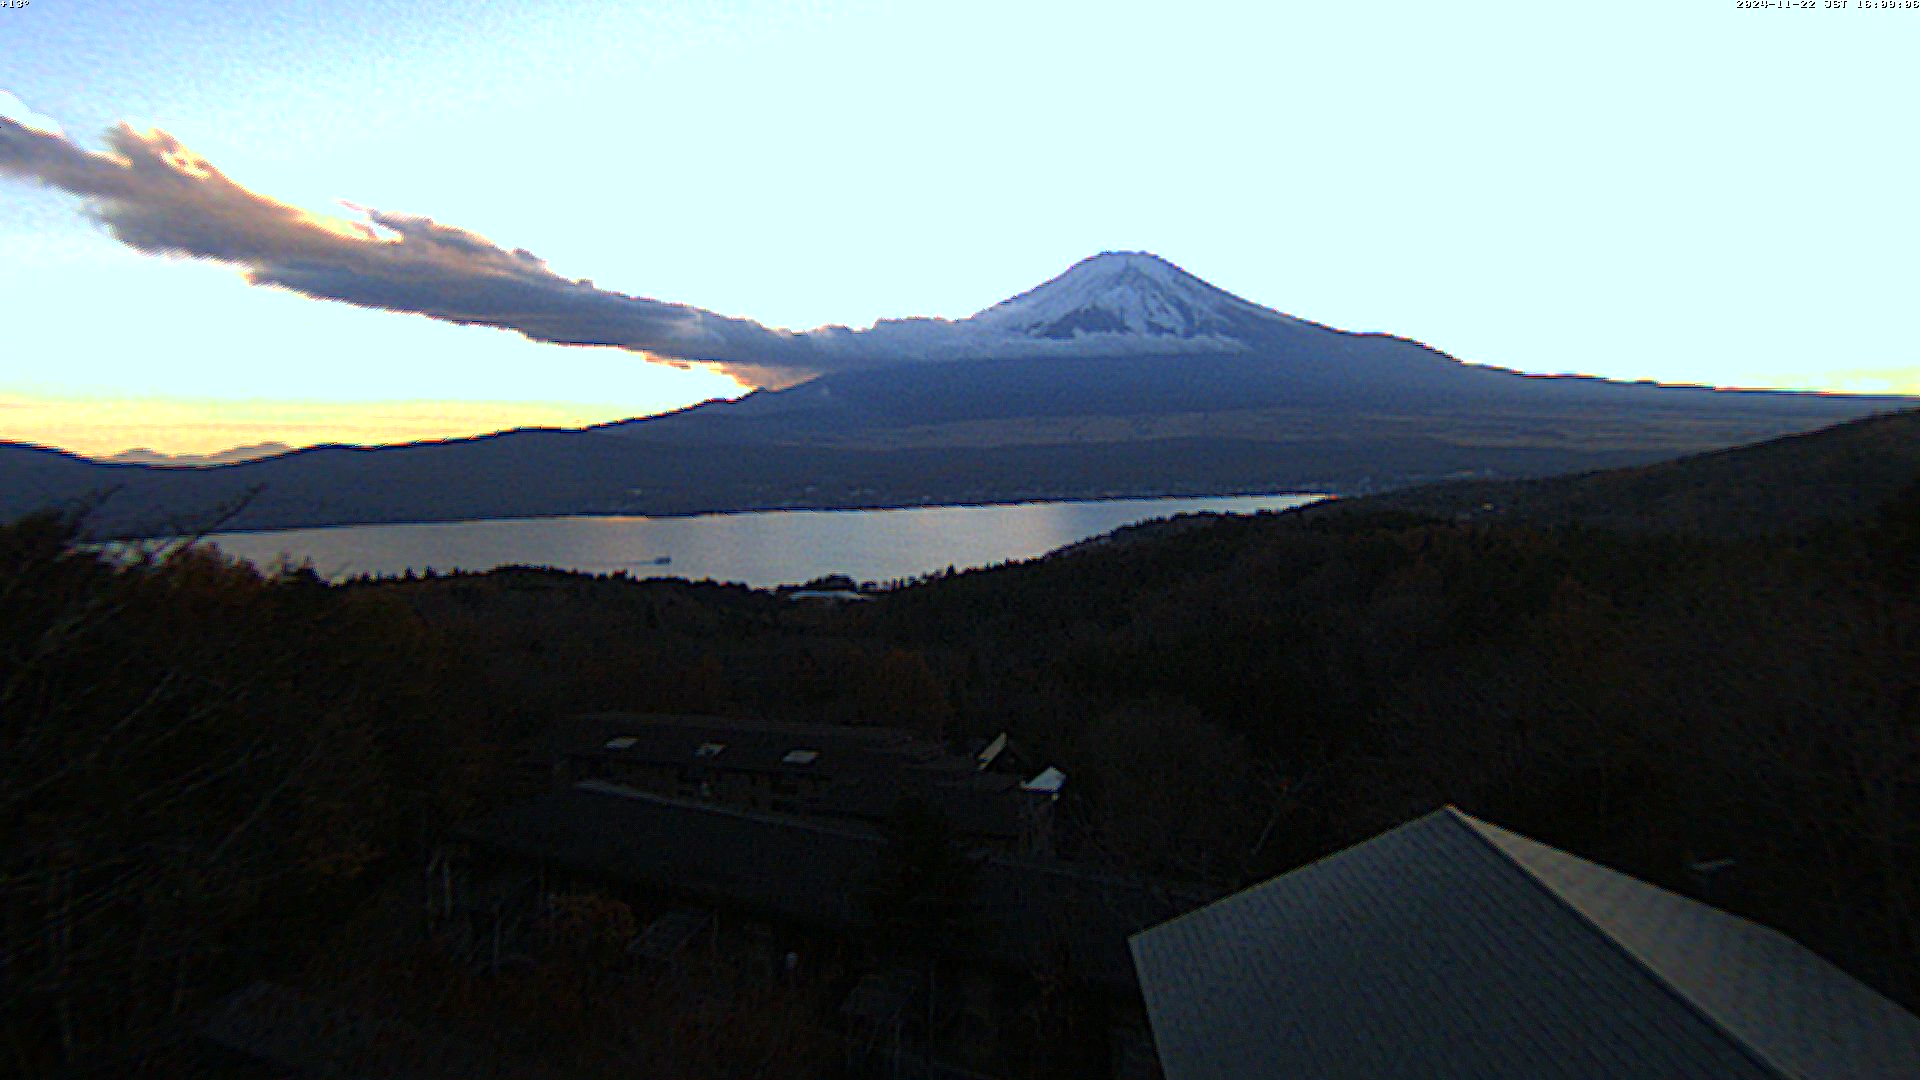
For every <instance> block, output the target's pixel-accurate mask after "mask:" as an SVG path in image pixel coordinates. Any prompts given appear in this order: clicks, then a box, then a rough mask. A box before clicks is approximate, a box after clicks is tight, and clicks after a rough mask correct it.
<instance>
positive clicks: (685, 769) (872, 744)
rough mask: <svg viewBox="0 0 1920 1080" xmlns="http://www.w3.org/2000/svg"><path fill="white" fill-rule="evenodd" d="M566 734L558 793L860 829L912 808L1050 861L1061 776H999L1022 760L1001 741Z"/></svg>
mask: <svg viewBox="0 0 1920 1080" xmlns="http://www.w3.org/2000/svg"><path fill="white" fill-rule="evenodd" d="M566 732H567V734H566V736H565V738H566V739H567V740H568V743H569V745H565V746H563V747H559V748H557V749H558V751H559V762H560V763H559V766H558V780H559V781H560V786H565V785H567V784H571V783H574V782H576V781H580V780H602V781H606V782H609V783H613V784H618V785H621V786H624V787H629V788H633V789H636V790H640V791H647V792H652V793H654V794H658V795H668V796H673V797H676V798H682V799H694V800H698V801H701V802H710V803H714V804H717V805H722V806H732V807H737V808H741V809H751V810H768V811H774V812H778V813H786V814H796V815H800V816H804V817H808V818H816V819H822V820H833V821H841V822H848V823H864V824H868V825H879V824H881V823H883V822H885V821H886V820H887V818H888V816H889V815H890V814H891V813H892V812H893V810H894V808H895V807H896V806H897V805H898V804H899V803H900V802H901V800H903V799H907V798H913V799H916V800H919V801H921V802H923V803H926V804H927V805H929V806H932V807H933V808H934V809H935V810H936V811H938V812H939V814H940V816H941V817H943V818H944V819H946V821H947V822H948V823H949V824H951V825H952V826H953V828H954V830H955V831H956V832H957V833H958V834H959V835H960V836H961V837H963V838H965V839H966V840H968V841H970V842H976V843H985V844H990V845H992V846H994V847H996V848H998V849H1001V850H1005V851H1012V852H1019V853H1023V854H1047V853H1049V852H1051V851H1052V850H1053V804H1054V800H1055V798H1056V797H1057V795H1058V793H1059V785H1058V784H1057V783H1055V782H1054V780H1055V778H1059V773H1058V771H1057V770H1054V771H1052V772H1050V773H1049V772H1046V771H1043V770H1035V776H1033V777H1030V778H1026V779H1023V778H1022V775H1021V774H1019V773H1012V772H1007V771H1004V770H1005V769H1006V768H1008V767H1009V766H1012V765H1014V763H1016V762H1017V761H1019V760H1020V759H1019V758H1018V756H1017V754H1015V753H1010V752H1007V751H1006V749H1005V747H1006V743H1005V741H1004V739H1002V740H999V747H1000V748H999V749H996V750H995V751H994V753H992V754H986V753H984V748H983V751H982V752H981V753H976V754H973V755H963V754H955V753H952V752H950V751H949V750H948V749H947V747H946V746H945V745H944V744H941V743H938V742H933V741H929V740H927V739H924V738H921V737H918V736H916V735H914V734H912V733H910V732H906V731H901V730H899V729H896V728H881V727H859V726H850V725H828V724H789V723H779V722H773V721H761V720H743V719H735V718H728V717H708V716H662V715H649V714H634V713H602V714H596V715H591V716H583V717H576V718H573V720H571V721H570V722H569V724H568V726H567V728H566ZM989 745H990V746H991V744H989ZM1042 776H1045V777H1046V779H1044V780H1042V779H1041V777H1042ZM1061 779H1064V778H1061ZM1034 781H1039V783H1037V784H1036V783H1034Z"/></svg>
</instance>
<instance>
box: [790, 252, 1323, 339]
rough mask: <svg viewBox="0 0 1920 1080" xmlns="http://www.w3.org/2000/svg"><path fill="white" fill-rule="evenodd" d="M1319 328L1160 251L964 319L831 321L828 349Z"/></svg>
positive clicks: (1075, 274)
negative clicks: (858, 326) (1216, 283)
mask: <svg viewBox="0 0 1920 1080" xmlns="http://www.w3.org/2000/svg"><path fill="white" fill-rule="evenodd" d="M1302 329H1306V330H1309V332H1312V331H1315V330H1318V329H1319V328H1315V327H1313V325H1312V324H1311V323H1304V322H1301V321H1300V320H1297V319H1293V318H1291V317H1289V316H1286V315H1282V314H1280V313H1279V312H1277V311H1274V310H1272V309H1270V308H1264V307H1261V306H1260V305H1258V304H1252V303H1248V302H1247V301H1245V300H1242V299H1240V298H1239V297H1237V296H1235V295H1233V294H1232V293H1230V292H1227V291H1225V290H1223V289H1217V288H1214V287H1213V286H1212V285H1209V284H1207V283H1206V282H1204V281H1202V280H1200V279H1199V278H1197V277H1194V276H1193V275H1192V274H1189V273H1187V272H1186V271H1185V270H1182V269H1180V268H1179V267H1177V266H1175V265H1173V264H1172V263H1170V262H1168V261H1167V260H1165V259H1162V258H1161V257H1160V256H1158V255H1151V254H1148V253H1147V252H1144V251H1109V252H1103V253H1102V254H1099V255H1095V256H1093V257H1091V258H1087V259H1082V260H1080V261H1079V262H1077V263H1075V264H1073V265H1072V266H1070V267H1068V268H1067V270H1066V272H1065V273H1063V274H1061V275H1060V276H1058V277H1056V278H1053V279H1052V280H1050V281H1047V282H1045V283H1043V284H1041V285H1038V286H1035V287H1034V288H1032V289H1028V290H1027V291H1026V292H1023V293H1021V294H1020V295H1018V296H1015V297H1011V298H1009V299H1006V300H1002V301H1000V302H999V303H997V304H995V305H993V306H992V307H990V308H987V309H985V310H984V311H979V312H976V313H974V314H972V315H969V316H968V317H966V318H964V319H954V320H949V319H933V318H919V319H883V320H881V321H880V322H878V323H875V324H874V325H873V326H871V327H869V328H868V329H865V330H848V329H847V328H845V327H823V328H821V329H819V330H814V331H809V332H808V333H807V334H806V335H805V336H806V337H807V339H808V340H809V343H810V344H811V345H813V346H814V347H816V348H819V349H821V350H823V351H826V352H829V353H832V354H837V355H839V356H848V355H860V356H863V357H864V356H867V355H876V356H885V357H886V358H887V359H888V360H890V361H892V360H900V359H918V360H954V359H965V358H974V357H997V358H1001V359H1011V358H1016V357H1038V356H1055V357H1075V356H1086V357H1103V356H1137V355H1149V354H1150V355H1166V354H1170V353H1179V354H1189V353H1238V352H1242V351H1244V350H1246V349H1247V348H1249V347H1250V346H1253V345H1254V344H1256V343H1257V342H1260V341H1264V340H1271V338H1272V337H1273V335H1274V331H1276V330H1278V331H1281V332H1283V333H1284V332H1287V331H1298V330H1302Z"/></svg>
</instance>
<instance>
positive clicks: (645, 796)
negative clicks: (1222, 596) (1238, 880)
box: [460, 781, 1201, 993]
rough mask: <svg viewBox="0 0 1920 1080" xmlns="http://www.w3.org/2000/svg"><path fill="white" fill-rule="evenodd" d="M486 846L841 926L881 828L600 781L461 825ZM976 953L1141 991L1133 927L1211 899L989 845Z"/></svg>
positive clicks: (852, 917) (848, 921) (981, 874)
mask: <svg viewBox="0 0 1920 1080" xmlns="http://www.w3.org/2000/svg"><path fill="white" fill-rule="evenodd" d="M460 835H461V837H462V838H463V839H465V840H467V841H468V842H470V843H472V844H474V845H476V846H478V847H481V848H483V849H487V850H491V851H495V852H499V853H501V854H505V855H509V856H513V857H516V858H520V859H526V860H530V861H536V862H544V863H549V864H557V865H561V866H566V867H568V868H571V869H573V870H574V871H576V872H579V873H582V874H584V875H587V876H591V877H598V878H602V879H606V880H611V881H619V882H626V883H630V884H635V885H643V886H649V887H653V888H663V889H669V890H672V891H674V892H677V893H679V894H681V895H683V896H686V897H689V898H691V899H694V900H697V901H699V902H703V903H710V904H713V905H715V906H723V907H727V908H732V909H736V910H746V911H748V912H751V913H754V914H758V915H762V916H766V917H770V918H775V919H779V920H782V921H788V922H793V923H798V924H802V925H811V926H816V927H820V928H823V929H829V930H833V931H837V932H860V931H864V930H865V929H867V928H868V927H869V925H870V923H871V919H870V916H869V914H868V910H867V897H868V896H869V895H870V894H871V893H872V891H873V887H874V886H873V883H874V881H875V871H876V868H877V866H878V865H879V860H880V858H881V856H882V854H883V852H884V850H885V845H886V840H885V839H884V837H883V836H882V835H881V834H880V832H879V831H877V830H874V829H867V828H860V827H855V826H839V825H823V824H821V823H819V822H817V821H811V820H801V819H796V818H792V817H787V816H784V815H777V814H764V813H756V812H751V811H745V810H738V809H734V808H730V807H720V806H709V805H706V804H703V803H698V802H692V801H688V800H682V799H673V798H668V797H665V796H659V795H653V794H649V793H645V792H640V791H635V790H631V789H623V788H621V787H619V786H618V785H615V784H609V783H604V782H600V781H583V782H582V783H579V784H576V785H574V786H573V787H572V788H571V789H569V790H566V791H561V792H555V793H552V794H549V795H543V796H539V797H536V798H533V799H530V800H527V801H526V802H522V803H519V804H516V805H514V806H510V807H507V808H505V809H503V810H501V811H499V812H497V813H495V814H492V815H490V816H488V817H487V818H485V819H482V820H481V821H478V822H475V823H474V824H472V825H470V826H468V827H466V828H464V829H462V830H460ZM976 869H977V873H976V876H975V885H976V896H975V903H976V906H977V909H978V910H977V918H976V919H975V922H974V927H973V933H972V938H971V940H969V941H966V942H964V943H958V942H957V943H956V948H960V949H964V950H965V951H966V952H967V953H968V954H969V955H972V956H976V957H979V958H981V959H983V960H985V961H987V962H988V963H990V964H993V965H998V966H1001V967H1006V968H1014V969H1022V970H1031V969H1033V968H1037V967H1043V966H1056V967H1057V966H1059V965H1061V964H1064V965H1065V966H1066V967H1067V968H1068V969H1069V970H1070V971H1071V972H1072V973H1073V974H1075V975H1077V976H1079V977H1082V978H1086V979H1088V980H1090V981H1092V982H1094V983H1096V984H1099V985H1102V986H1104V987H1107V988H1108V989H1110V990H1115V991H1118V992H1124V993H1131V992H1132V989H1133V985H1134V975H1133V965H1132V963H1131V960H1130V958H1129V956H1128V952H1127V937H1128V935H1130V934H1132V933H1134V932H1136V931H1138V930H1142V929H1144V928H1146V927H1148V926H1151V925H1153V924H1154V923H1156V922H1159V921H1160V920H1162V919H1165V918H1167V917H1168V916H1170V915H1172V914H1174V913H1176V912H1178V911H1183V910H1186V909H1187V908H1189V907H1191V906H1193V904H1195V903H1197V902H1199V900H1200V899H1201V898H1199V897H1195V896H1193V895H1192V894H1190V893H1185V892H1179V891H1175V890H1171V889H1169V888H1167V887H1165V886H1162V885H1158V884H1156V883H1150V882H1143V881H1139V880H1136V879H1130V878H1121V877H1115V876H1111V875H1103V874H1097V873H1091V872H1087V871H1083V870H1079V869H1075V868H1072V867H1068V866H1065V865H1063V864H1060V863H1057V862H1053V861H1048V860H1038V859H1012V858H1005V857H1001V856H982V857H979V858H978V859H977V862H976Z"/></svg>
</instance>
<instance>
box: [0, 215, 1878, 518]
mask: <svg viewBox="0 0 1920 1080" xmlns="http://www.w3.org/2000/svg"><path fill="white" fill-rule="evenodd" d="M822 333H828V336H831V333H830V332H826V331H823V332H822ZM847 333H856V332H855V331H847ZM857 333H860V334H862V335H866V337H865V338H863V340H867V341H869V342H871V341H882V340H884V341H886V342H889V343H891V344H892V345H894V346H897V348H898V350H899V355H900V357H901V358H902V359H900V360H899V361H898V362H896V363H892V364H889V365H886V366H881V367H869V368H864V369H859V370H850V371H843V372H839V373H836V374H832V375H827V376H822V377H820V378H817V379H814V380H812V381H810V382H806V383H803V384H800V385H798V386H794V387H790V388H787V389H783V390H778V391H757V392H755V393H752V394H748V395H747V396H745V397H743V398H741V399H739V400H736V401H721V402H710V403H708V404H705V405H700V406H696V407H694V408H690V409H684V410H681V411H679V412H676V413H672V414H669V415H665V416H660V417H651V418H646V419H640V420H631V421H626V422H622V423H617V424H609V425H603V426H600V427H596V428H591V429H587V430H585V431H551V430H533V431H517V432H507V433H503V434H499V435H491V436H485V437H480V438H473V439H462V440H452V441H446V442H433V443H418V444H412V445H406V446H394V447H380V448H373V449H350V448H344V447H319V448H314V449H311V450H306V451H300V452H296V453H291V454H285V455H281V456H278V457H274V458H270V459H266V460H260V461H251V462H245V463H241V464H235V465H227V466H220V467H214V468H203V469H192V470H183V469H159V468H151V467H144V466H134V465H109V464H100V463H89V462H84V461H80V460H79V459H75V458H72V457H71V456H70V455H68V456H61V455H54V456H53V457H48V456H47V453H48V452H45V451H30V450H27V449H25V448H12V449H9V450H7V451H6V452H5V453H0V514H6V515H14V514H18V513H23V512H25V511H27V510H31V509H33V508H35V507H37V506H41V505H45V504H48V503H53V502H71V501H74V500H83V499H88V498H90V497H92V496H94V495H95V494H97V493H98V492H101V491H103V490H108V489H111V490H113V491H115V492H116V494H114V496H113V497H112V498H111V499H110V500H108V502H107V503H106V504H105V505H104V506H103V507H102V508H101V509H100V511H99V512H98V513H97V514H96V518H95V520H96V527H97V528H99V529H101V530H103V531H107V532H112V533H116V534H135V533H145V532H150V531H153V530H156V529H161V530H164V529H168V528H172V527H176V526H177V525H179V524H194V523H205V522H206V521H208V520H210V519H211V517H212V516H213V515H214V514H215V513H216V512H217V510H218V508H221V507H231V506H233V505H236V504H237V503H239V502H241V501H242V500H245V505H244V507H242V508H241V509H240V510H239V511H238V512H237V513H236V514H235V515H234V516H233V518H232V520H231V522H230V525H231V527H236V528H277V527H289V526H300V525H327V524H345V523H355V522H388V521H426V520H457V519H469V518H479V517H516V516H542V515H557V514H684V513H694V512H702V511H722V510H742V509H763V508H779V507H872V506H900V505H912V504H920V503H930V502H949V503H950V502H993V501H1007V500H1018V499H1039V498H1086V497H1102V496H1115V495H1156V494H1169V495H1173V494H1182V495H1199V494H1215V493H1223V492H1248V491H1289V490H1292V491H1301V490H1307V491H1328V492H1335V493H1342V494H1352V493H1359V492H1367V491H1377V490H1381V489H1384V488H1391V487H1400V486H1406V485H1409V484H1415V483H1421V482H1428V481H1434V480H1441V479H1447V478H1461V477H1524V476H1543V475H1550V474H1554V473H1563V472H1572V471H1578V470H1584V469H1595V468H1608V467H1614V466H1621V465H1630V464H1643V463H1650V462H1654V461H1658V460H1661V459H1664V458H1670V457H1674V456H1677V455H1681V454H1686V453H1692V452H1697V451H1701V450H1707V449H1713V448H1718V447H1725V446H1732V445H1738V444H1742V443H1749V442H1755V441H1758V440H1762V439H1767V438H1772V437H1775V436H1778V435H1782V434H1788V433H1792V432H1797V431H1805V430H1809V429H1813V428H1817V427H1822V426H1825V425H1828V424H1832V423H1836V422H1838V421H1841V420H1846V419H1850V418H1853V417H1858V416H1862V415H1866V414H1869V413H1873V412H1879V411H1887V410H1890V409H1894V408H1899V407H1902V406H1904V405H1908V404H1911V403H1912V401H1911V399H1901V398H1869V397H1843V396H1828V395H1819V394H1796V393H1773V392H1747V391H1720V390H1711V389H1707V388H1703V387H1667V386H1655V385H1652V384H1626V383H1615V382H1608V381H1604V380H1600V379H1591V378H1578V377H1545V376H1530V375H1522V374H1519V373H1517V372H1512V371H1506V370H1502V369H1496V368H1487V367H1478V366H1474V365H1470V364H1464V363H1461V362H1459V361H1457V360H1454V359H1453V358H1451V357H1449V356H1447V355H1445V354H1444V353H1440V352H1438V351H1436V350H1433V349H1430V348H1428V347H1426V346H1424V345H1421V344H1419V343H1418V342H1414V341H1409V340H1406V339H1402V338H1396V337H1391V336H1387V335H1381V334H1353V333H1347V332H1344V331H1339V330H1334V329H1331V328H1328V327H1325V326H1321V325H1318V324H1316V323H1312V322H1308V321H1305V320H1302V319H1298V318H1294V317H1292V316H1288V315H1284V314H1281V313H1280V312H1277V311H1273V310H1271V309H1268V308H1264V307H1261V306H1259V305H1257V304H1253V303H1250V302H1248V301H1246V300H1242V299H1240V298H1239V297H1235V296H1233V295H1231V294H1229V293H1227V292H1224V291H1223V290H1220V289H1217V288H1214V287H1213V286H1211V285H1208V284H1207V283H1206V282H1204V281H1201V280H1200V279H1199V278H1197V277H1194V276H1193V275H1191V274H1188V273H1186V272H1185V271H1183V270H1180V269H1179V268H1178V267H1175V266H1173V265H1172V264H1170V263H1167V262H1165V261H1164V260H1161V259H1158V258H1155V257H1153V256H1151V255H1144V254H1140V253H1116V254H1107V255H1100V256H1095V257H1094V258H1091V259H1087V260H1084V261H1082V262H1080V263H1078V264H1076V265H1075V266H1073V267H1071V268H1069V269H1068V270H1067V271H1066V272H1065V273H1063V274H1061V275H1060V276H1059V277H1057V278H1054V279H1053V280H1051V281H1049V282H1046V283H1045V284H1042V285H1041V286H1039V287H1037V288H1035V289H1033V290H1030V291H1028V292H1026V293H1023V294H1021V295H1019V296H1016V297H1013V298H1011V299H1009V300H1006V301H1004V302H1002V303H1000V304H997V305H994V306H993V307H990V308H987V309H985V310H984V311H981V312H979V313H977V314H975V315H973V316H970V317H969V318H966V319H960V320H954V321H949V320H944V319H910V320H897V321H892V322H883V323H881V324H879V325H877V326H875V327H874V328H872V329H871V330H867V331H858V332H857ZM56 459H57V460H56Z"/></svg>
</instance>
